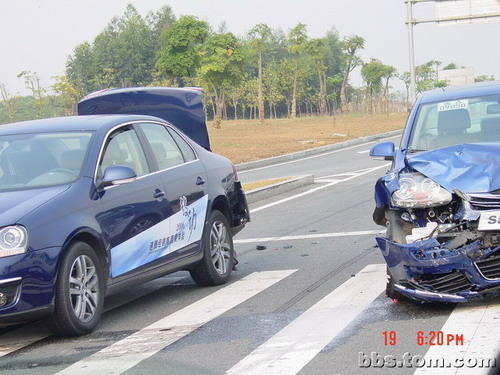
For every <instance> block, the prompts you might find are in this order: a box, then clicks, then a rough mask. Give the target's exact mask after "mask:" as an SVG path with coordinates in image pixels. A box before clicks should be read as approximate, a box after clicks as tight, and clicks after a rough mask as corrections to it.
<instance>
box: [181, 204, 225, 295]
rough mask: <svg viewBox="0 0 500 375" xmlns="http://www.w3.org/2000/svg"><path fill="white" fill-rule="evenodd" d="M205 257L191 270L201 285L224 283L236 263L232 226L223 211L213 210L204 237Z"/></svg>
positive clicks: (195, 279) (194, 278) (193, 276)
mask: <svg viewBox="0 0 500 375" xmlns="http://www.w3.org/2000/svg"><path fill="white" fill-rule="evenodd" d="M202 246H203V259H202V260H201V262H200V263H199V264H198V265H196V266H195V267H194V268H193V269H191V270H190V271H189V272H190V274H191V277H192V278H193V280H194V281H195V282H196V283H197V284H198V285H201V286H210V285H220V284H224V283H225V282H226V281H227V280H228V279H229V276H230V275H231V271H232V269H233V265H234V247H233V238H232V235H231V228H230V226H229V223H228V221H227V219H226V217H225V216H224V215H223V214H222V212H220V211H218V210H213V211H212V212H211V213H210V216H209V218H208V223H207V226H206V227H205V230H204V232H203V239H202Z"/></svg>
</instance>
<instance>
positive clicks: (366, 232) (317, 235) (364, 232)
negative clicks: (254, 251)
mask: <svg viewBox="0 0 500 375" xmlns="http://www.w3.org/2000/svg"><path fill="white" fill-rule="evenodd" d="M384 232H385V229H381V230H361V231H357V232H339V233H315V234H304V235H301V236H300V235H299V236H282V237H262V238H245V239H241V240H233V242H234V243H235V244H240V243H252V242H272V241H292V240H314V239H318V238H333V237H347V236H365V235H377V234H381V233H384Z"/></svg>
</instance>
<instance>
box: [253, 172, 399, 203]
mask: <svg viewBox="0 0 500 375" xmlns="http://www.w3.org/2000/svg"><path fill="white" fill-rule="evenodd" d="M389 165H390V163H384V164H383V165H381V166H378V167H374V168H369V169H366V170H364V171H362V172H360V173H358V174H356V175H352V176H349V177H346V178H344V179H343V180H337V181H333V182H330V183H329V184H326V185H321V186H318V187H315V188H313V189H310V190H307V191H304V192H302V193H300V194H297V195H293V196H291V197H288V198H284V199H281V200H278V201H275V202H272V203H269V204H266V205H264V206H260V207H257V208H254V209H253V210H250V213H255V212H258V211H262V210H265V209H266V208H270V207H274V206H277V205H279V204H282V203H285V202H289V201H291V200H293V199H297V198H300V197H304V196H306V195H309V194H313V193H316V192H317V191H319V190H323V189H326V188H329V187H331V186H334V185H337V184H339V183H341V182H345V181H349V180H352V179H354V178H357V177H360V176H363V175H365V174H367V173H370V172H373V171H376V170H379V169H382V168H387V167H388V166H389Z"/></svg>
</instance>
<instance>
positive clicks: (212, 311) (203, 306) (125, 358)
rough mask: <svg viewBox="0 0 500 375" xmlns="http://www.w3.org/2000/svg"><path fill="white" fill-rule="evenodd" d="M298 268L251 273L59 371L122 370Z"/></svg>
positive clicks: (74, 374)
mask: <svg viewBox="0 0 500 375" xmlns="http://www.w3.org/2000/svg"><path fill="white" fill-rule="evenodd" d="M295 271H296V270H282V271H266V272H255V273H252V274H251V275H249V276H247V277H245V278H243V279H241V280H239V281H236V282H235V283H234V284H230V285H228V286H226V287H224V288H222V289H220V290H218V291H217V292H215V293H212V294H210V295H209V296H207V297H205V298H203V299H201V300H199V301H197V302H195V303H193V304H191V305H189V306H186V307H185V308H183V309H181V310H179V311H177V312H175V313H173V314H171V315H169V316H167V317H165V318H163V319H161V320H159V321H157V322H156V323H153V324H151V325H150V326H148V327H146V328H144V329H142V330H140V331H138V332H136V333H134V334H132V335H130V336H129V337H127V338H125V339H123V340H121V341H118V342H116V343H114V344H112V345H110V346H108V347H106V348H104V349H102V350H101V351H99V352H97V353H95V354H93V355H91V356H90V357H88V358H86V359H83V360H81V361H79V362H76V363H75V364H73V365H71V366H70V367H68V368H66V369H64V370H63V371H61V372H58V374H68V375H78V374H81V375H88V374H92V373H95V374H99V375H102V374H121V373H123V372H124V371H127V370H128V369H130V368H131V367H133V366H135V365H137V364H138V363H139V362H141V361H143V360H145V359H147V358H149V357H151V356H152V355H154V354H156V353H157V352H159V351H160V350H162V349H163V348H165V347H167V346H169V345H170V344H172V343H174V342H176V341H177V340H179V339H181V338H183V337H184V336H186V335H188V334H190V333H191V332H193V331H194V330H195V329H197V328H199V327H201V326H202V325H204V324H206V323H208V322H209V321H211V320H213V319H215V318H217V317H218V316H220V315H222V314H224V313H225V312H226V311H228V310H230V309H232V308H233V307H235V306H237V305H239V304H240V303H242V302H244V301H246V300H247V299H249V298H251V297H253V296H255V295H256V294H258V293H260V292H261V291H263V290H265V289H267V288H269V287H270V286H272V285H274V284H276V283H277V282H279V281H280V280H282V279H284V278H285V277H287V276H290V275H291V274H292V273H294V272H295Z"/></svg>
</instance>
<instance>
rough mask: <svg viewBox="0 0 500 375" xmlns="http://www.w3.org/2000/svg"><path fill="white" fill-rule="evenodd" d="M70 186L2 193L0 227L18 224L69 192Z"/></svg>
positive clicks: (0, 197)
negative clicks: (55, 198)
mask: <svg viewBox="0 0 500 375" xmlns="http://www.w3.org/2000/svg"><path fill="white" fill-rule="evenodd" d="M68 187H69V185H63V186H53V187H50V188H43V189H36V190H17V191H6V192H2V193H0V226H2V225H10V224H15V223H18V222H19V221H20V220H21V219H22V218H23V217H24V216H26V215H27V214H29V213H30V212H32V211H33V210H35V209H36V208H38V207H40V206H41V205H42V204H44V203H45V202H47V201H49V200H51V199H52V198H54V197H55V196H57V195H59V194H61V193H62V192H63V191H65V190H67V189H68Z"/></svg>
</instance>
